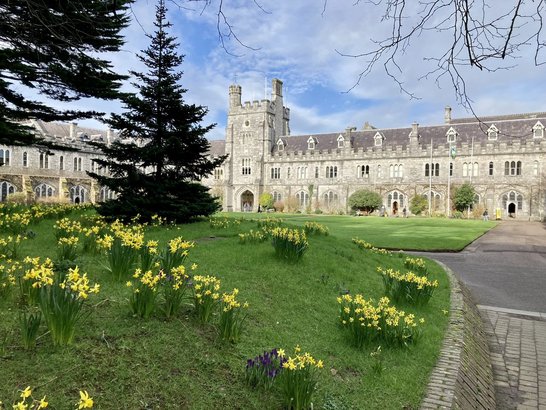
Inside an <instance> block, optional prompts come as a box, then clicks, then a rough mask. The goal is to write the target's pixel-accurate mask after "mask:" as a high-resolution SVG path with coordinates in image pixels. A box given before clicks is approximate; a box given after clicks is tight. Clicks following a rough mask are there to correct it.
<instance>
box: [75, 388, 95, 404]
mask: <svg viewBox="0 0 546 410" xmlns="http://www.w3.org/2000/svg"><path fill="white" fill-rule="evenodd" d="M92 407H93V399H92V398H91V397H89V393H87V391H86V390H84V391H81V390H80V401H79V403H78V409H90V408H92Z"/></svg>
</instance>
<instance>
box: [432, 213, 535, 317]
mask: <svg viewBox="0 0 546 410" xmlns="http://www.w3.org/2000/svg"><path fill="white" fill-rule="evenodd" d="M426 256H427V257H429V258H431V259H436V260H438V261H441V262H443V263H445V264H446V265H447V266H448V267H450V268H451V269H452V270H453V271H454V272H455V274H456V275H457V277H458V278H459V279H460V280H461V281H462V282H463V283H464V284H465V285H466V286H467V287H468V288H469V289H470V291H471V292H472V296H473V297H474V299H475V301H476V303H477V304H478V305H484V306H494V307H499V308H507V309H516V310H523V311H531V312H543V313H546V224H543V223H540V222H523V221H503V222H501V223H500V224H499V225H498V226H497V227H495V228H494V229H492V230H491V231H489V232H488V233H486V234H485V235H483V236H482V237H481V238H478V239H477V240H476V241H475V242H474V243H472V244H471V245H469V246H468V247H467V248H465V250H463V251H462V252H459V253H434V254H430V253H429V254H426Z"/></svg>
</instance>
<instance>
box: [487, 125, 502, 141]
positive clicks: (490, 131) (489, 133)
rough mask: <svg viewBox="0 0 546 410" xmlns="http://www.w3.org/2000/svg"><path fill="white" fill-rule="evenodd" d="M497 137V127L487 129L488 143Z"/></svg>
mask: <svg viewBox="0 0 546 410" xmlns="http://www.w3.org/2000/svg"><path fill="white" fill-rule="evenodd" d="M498 136H499V130H498V129H497V127H495V125H492V126H490V127H489V129H488V130H487V139H488V140H489V141H495V140H496V139H497V138H498Z"/></svg>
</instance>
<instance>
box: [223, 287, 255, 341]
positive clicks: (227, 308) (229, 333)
mask: <svg viewBox="0 0 546 410" xmlns="http://www.w3.org/2000/svg"><path fill="white" fill-rule="evenodd" d="M238 294H239V289H237V288H235V289H233V291H232V292H231V293H223V294H222V299H221V303H220V323H219V325H218V327H219V330H220V337H221V338H222V339H224V340H226V341H228V342H231V343H237V342H238V341H239V338H240V336H241V331H242V328H243V322H244V320H245V318H246V314H244V310H245V309H247V308H248V303H247V302H244V303H241V302H239V301H238V300H237V295H238Z"/></svg>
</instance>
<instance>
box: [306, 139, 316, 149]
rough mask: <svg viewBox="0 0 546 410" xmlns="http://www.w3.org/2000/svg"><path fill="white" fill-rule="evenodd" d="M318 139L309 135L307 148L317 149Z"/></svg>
mask: <svg viewBox="0 0 546 410" xmlns="http://www.w3.org/2000/svg"><path fill="white" fill-rule="evenodd" d="M316 143H317V142H316V141H315V139H314V138H313V137H309V139H308V140H307V149H315V145H316Z"/></svg>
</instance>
